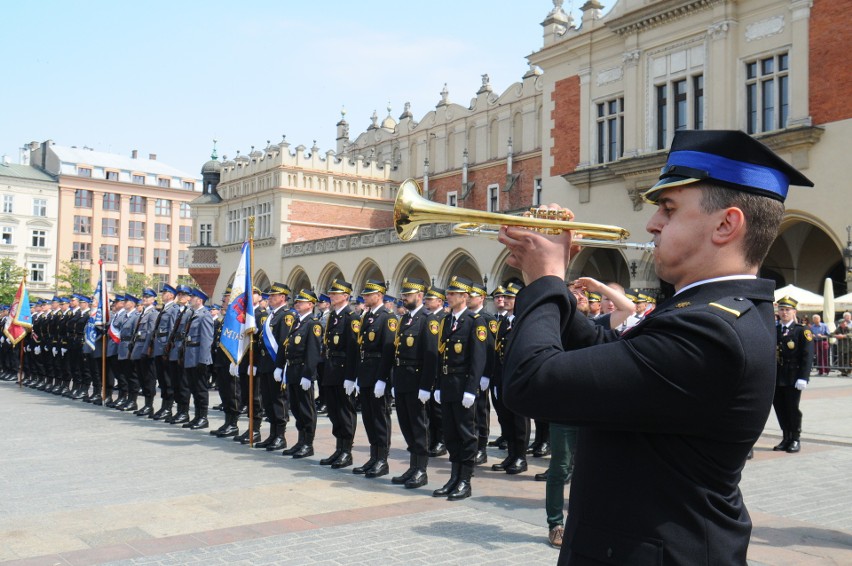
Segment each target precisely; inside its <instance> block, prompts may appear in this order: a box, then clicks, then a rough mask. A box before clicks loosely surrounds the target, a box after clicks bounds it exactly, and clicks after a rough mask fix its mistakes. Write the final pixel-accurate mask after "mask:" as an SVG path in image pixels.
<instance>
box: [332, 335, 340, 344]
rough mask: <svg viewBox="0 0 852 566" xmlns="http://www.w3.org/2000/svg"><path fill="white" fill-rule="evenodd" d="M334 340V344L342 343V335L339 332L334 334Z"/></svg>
mask: <svg viewBox="0 0 852 566" xmlns="http://www.w3.org/2000/svg"><path fill="white" fill-rule="evenodd" d="M333 342H334V344H335V345H337V344H339V343H340V335H339V334H335V335H334V340H333Z"/></svg>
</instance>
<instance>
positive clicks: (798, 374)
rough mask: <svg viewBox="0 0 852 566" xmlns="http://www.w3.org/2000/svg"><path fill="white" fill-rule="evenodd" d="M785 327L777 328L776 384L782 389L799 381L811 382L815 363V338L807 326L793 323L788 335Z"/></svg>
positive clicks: (779, 326)
mask: <svg viewBox="0 0 852 566" xmlns="http://www.w3.org/2000/svg"><path fill="white" fill-rule="evenodd" d="M783 328H784V327H783V326H782V325H780V324H779V325H778V326H777V327H776V337H777V339H778V357H777V360H778V372H777V374H776V375H777V377H776V379H777V382H776V384H777V385H779V386H782V387H792V386H794V385H796V380H797V379H804V380H805V381H810V375H811V366H813V363H814V342H813V340H814V336H813V334H812V333H811V331H810V329H809V328H808V327H807V326H804V325H801V324H798V323H797V322H795V321H794V322H793V323H792V324H791V325H790V330H789V331H788V333H787V335H786V336H785V335H784V334H783V332H784V331H783Z"/></svg>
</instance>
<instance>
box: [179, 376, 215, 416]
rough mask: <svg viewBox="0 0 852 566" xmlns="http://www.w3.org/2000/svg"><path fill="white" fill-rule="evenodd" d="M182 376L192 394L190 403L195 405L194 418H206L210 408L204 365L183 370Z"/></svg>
mask: <svg viewBox="0 0 852 566" xmlns="http://www.w3.org/2000/svg"><path fill="white" fill-rule="evenodd" d="M184 375H186V380H187V382H188V383H189V389H190V391H191V392H192V402H193V403H194V404H195V416H196V417H206V416H207V409H208V407H209V406H210V392H209V391H208V389H207V384H208V381H207V376H208V369H207V365H206V364H198V365H197V366H195V367H191V368H184Z"/></svg>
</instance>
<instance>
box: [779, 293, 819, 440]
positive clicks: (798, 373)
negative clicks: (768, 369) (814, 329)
mask: <svg viewBox="0 0 852 566" xmlns="http://www.w3.org/2000/svg"><path fill="white" fill-rule="evenodd" d="M797 306H799V302H798V301H797V300H796V299H794V298H792V297H784V298H782V299H780V300H779V301H778V318H779V324H778V326H777V337H778V371H777V374H776V381H775V397H774V399H773V401H772V405H773V407H774V408H775V416H776V417H778V425H779V426H780V427H781V432H782V433H784V438H783V440H781V442H780V443H779V444H778V445H777V446H775V447H774V448H773V450H775V451H781V450H783V451H785V452H789V453H795V452H798V451H799V450H800V449H801V445H800V442H799V437H800V435H801V433H802V411H801V410H799V401H800V400H801V398H802V391H804V390H805V388H806V387H807V386H808V382H809V381H810V375H811V366H812V365H813V361H814V342H813V340H814V337H813V334H811V331H810V329H809V328H808V327H807V326H805V325H803V324H799V322H798V319H797V317H796V314H797V313H796V307H797Z"/></svg>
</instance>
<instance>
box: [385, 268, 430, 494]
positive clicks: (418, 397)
mask: <svg viewBox="0 0 852 566" xmlns="http://www.w3.org/2000/svg"><path fill="white" fill-rule="evenodd" d="M425 292H426V282H425V281H423V280H422V279H418V278H417V277H406V278H405V279H403V280H402V287H401V290H400V294H401V295H402V300H403V305H404V306H405V309H406V310H407V311H408V312H407V313H406V314H405V315H404V316H403V317H402V319H401V320H400V324H399V329H398V330H397V333H396V358H395V367H394V370H393V388H394V395H395V397H396V414H397V418H398V419H399V428H400V430H401V431H402V436H403V437H404V438H405V443H406V449H407V450H408V452H409V454H410V456H409V466H408V470H406V471H405V472H404V473H403V474H402V475H399V476H396V477H394V478H392V479H391V482H392V483H395V484H403V485H405V487H406V488H409V489H412V488H417V487H421V486H424V485H426V483H427V482H428V481H429V478H428V476H427V475H426V468H427V467H428V465H429V417H428V415H427V413H426V403H427V402H428V401H429V400H430V399H431V398H432V388H433V387H434V386H435V379H436V377H437V367H438V330H439V326H440V325H439V323H438V320H437V319H436V318H435V317H434V316H432V315H430V314H429V313H428V312H426V309H425V308H424V307H423V296H424V294H425Z"/></svg>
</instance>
